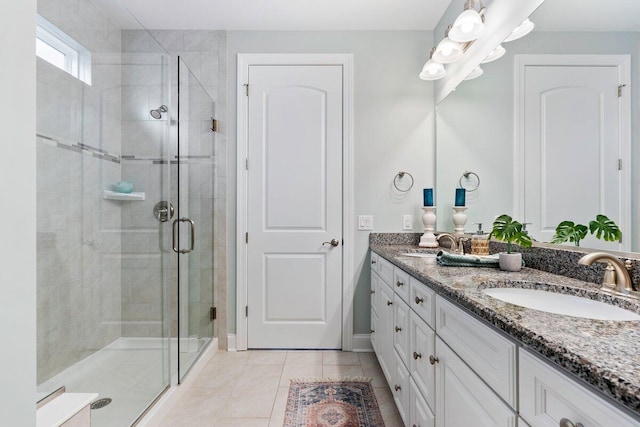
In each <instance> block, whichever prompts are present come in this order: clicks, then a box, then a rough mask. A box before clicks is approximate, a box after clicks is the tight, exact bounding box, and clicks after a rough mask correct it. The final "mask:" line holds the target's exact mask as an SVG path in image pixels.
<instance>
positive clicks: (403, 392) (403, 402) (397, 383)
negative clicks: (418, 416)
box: [391, 353, 411, 425]
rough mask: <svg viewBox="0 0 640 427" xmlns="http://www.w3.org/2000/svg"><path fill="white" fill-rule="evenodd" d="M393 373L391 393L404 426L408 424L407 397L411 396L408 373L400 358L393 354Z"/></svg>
mask: <svg viewBox="0 0 640 427" xmlns="http://www.w3.org/2000/svg"><path fill="white" fill-rule="evenodd" d="M393 361H394V363H393V373H392V381H391V392H392V393H393V400H394V401H395V403H396V406H397V407H398V412H399V413H400V417H401V418H402V421H403V422H404V424H405V425H408V423H409V402H410V401H409V397H410V394H411V391H410V390H411V385H410V382H409V371H408V370H407V368H406V367H405V366H404V363H402V361H401V360H400V357H399V356H398V355H397V354H395V353H394V358H393Z"/></svg>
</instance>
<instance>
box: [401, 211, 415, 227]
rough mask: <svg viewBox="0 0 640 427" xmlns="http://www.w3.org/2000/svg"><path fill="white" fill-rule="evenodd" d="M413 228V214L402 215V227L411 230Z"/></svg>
mask: <svg viewBox="0 0 640 427" xmlns="http://www.w3.org/2000/svg"><path fill="white" fill-rule="evenodd" d="M412 228H413V215H402V229H403V230H411V229H412Z"/></svg>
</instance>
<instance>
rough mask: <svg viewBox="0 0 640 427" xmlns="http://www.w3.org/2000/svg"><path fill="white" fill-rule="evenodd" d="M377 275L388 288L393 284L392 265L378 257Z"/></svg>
mask: <svg viewBox="0 0 640 427" xmlns="http://www.w3.org/2000/svg"><path fill="white" fill-rule="evenodd" d="M378 275H379V276H380V278H381V279H382V281H383V282H384V283H386V285H387V286H389V287H390V288H391V287H392V286H391V285H392V282H393V264H391V263H390V262H389V261H387V260H386V259H384V258H382V257H378Z"/></svg>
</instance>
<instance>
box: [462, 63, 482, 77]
mask: <svg viewBox="0 0 640 427" xmlns="http://www.w3.org/2000/svg"><path fill="white" fill-rule="evenodd" d="M483 74H484V70H483V69H482V68H480V66H479V65H478V66H477V67H476V68H474V69H473V70H471V72H470V73H469V74H468V75H467V77H465V78H464V79H465V80H473V79H475V78H478V77H480V76H481V75H483Z"/></svg>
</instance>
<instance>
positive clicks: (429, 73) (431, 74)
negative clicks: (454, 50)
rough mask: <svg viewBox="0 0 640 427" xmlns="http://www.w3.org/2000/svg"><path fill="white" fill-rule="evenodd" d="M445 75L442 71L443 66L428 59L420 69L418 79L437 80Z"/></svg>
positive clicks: (443, 70)
mask: <svg viewBox="0 0 640 427" xmlns="http://www.w3.org/2000/svg"><path fill="white" fill-rule="evenodd" d="M446 74H447V71H446V70H445V69H444V65H442V64H441V63H439V62H436V61H434V60H433V59H430V60H428V61H427V63H426V64H424V67H422V71H421V72H420V75H419V77H420V78H421V79H422V80H439V79H441V78H443V77H444V76H445V75H446Z"/></svg>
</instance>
